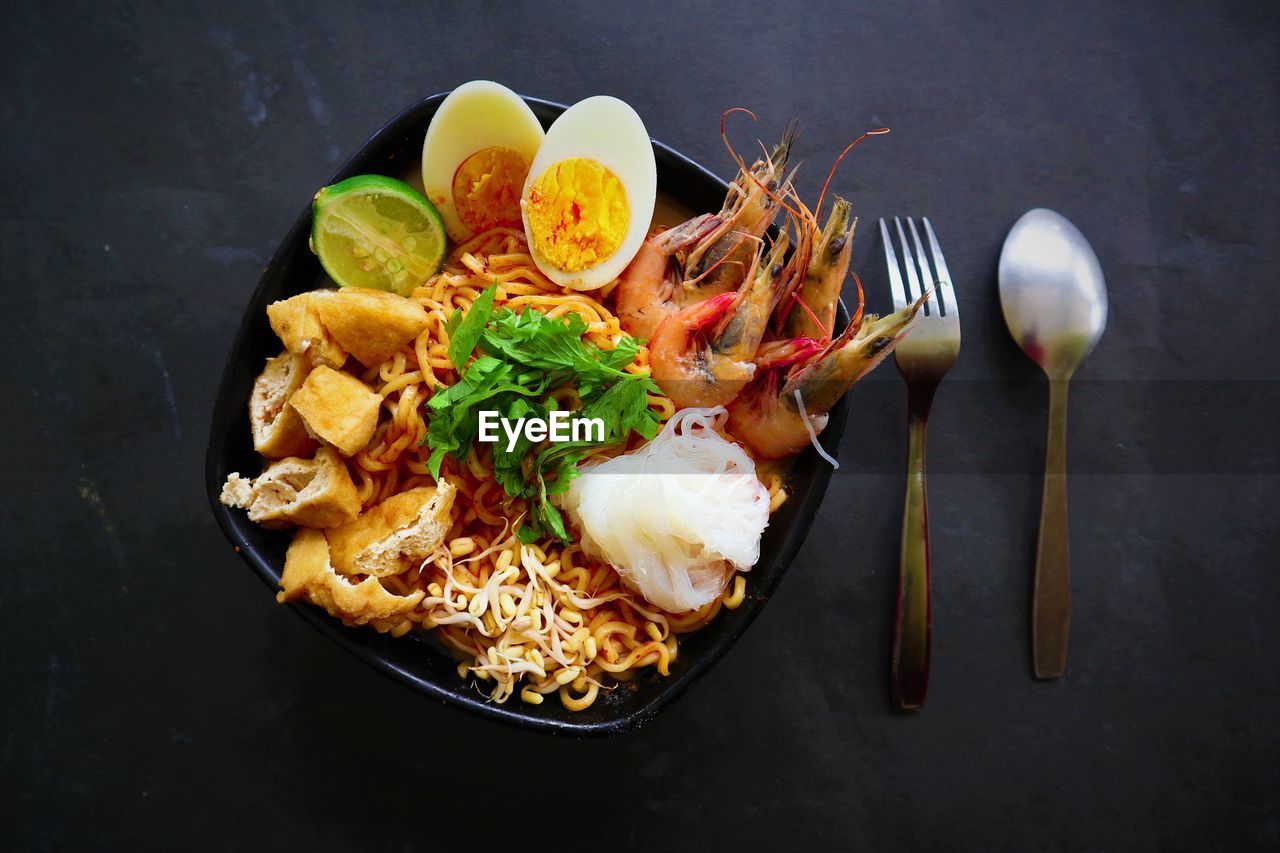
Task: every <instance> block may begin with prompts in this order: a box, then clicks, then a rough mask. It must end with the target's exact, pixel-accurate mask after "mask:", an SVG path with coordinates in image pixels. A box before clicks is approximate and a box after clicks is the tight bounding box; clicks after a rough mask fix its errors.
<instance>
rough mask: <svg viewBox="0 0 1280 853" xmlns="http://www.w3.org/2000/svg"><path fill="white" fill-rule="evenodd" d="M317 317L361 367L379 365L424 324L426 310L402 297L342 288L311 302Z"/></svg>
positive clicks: (411, 337)
mask: <svg viewBox="0 0 1280 853" xmlns="http://www.w3.org/2000/svg"><path fill="white" fill-rule="evenodd" d="M315 306H316V309H317V310H318V311H319V314H320V320H321V322H323V323H324V327H325V329H327V330H328V332H329V334H331V335H333V338H334V340H336V341H337V342H338V343H339V344H340V345H341V346H342V347H343V349H345V350H346V351H347V352H349V353H351V354H352V355H353V356H355V357H356V359H357V360H358V361H359V362H360V363H361V364H363V365H364V366H365V367H373V366H375V365H378V364H381V363H382V362H384V361H386V360H387V359H389V358H391V356H393V355H395V354H396V353H397V352H399V351H400V348H401V347H402V346H404V345H405V344H407V343H408V342H409V341H411V340H413V339H414V338H416V337H417V336H418V335H419V334H421V333H422V330H423V329H425V328H426V327H427V310H426V309H425V308H423V307H422V306H421V305H419V304H418V303H417V302H414V301H413V300H412V299H406V298H405V297H403V296H397V295H396V294H394V293H386V292H384V291H381V290H370V289H368V288H363V287H344V288H342V289H340V290H338V291H337V292H335V293H333V294H332V295H330V296H328V297H326V298H323V299H319V300H316V301H315Z"/></svg>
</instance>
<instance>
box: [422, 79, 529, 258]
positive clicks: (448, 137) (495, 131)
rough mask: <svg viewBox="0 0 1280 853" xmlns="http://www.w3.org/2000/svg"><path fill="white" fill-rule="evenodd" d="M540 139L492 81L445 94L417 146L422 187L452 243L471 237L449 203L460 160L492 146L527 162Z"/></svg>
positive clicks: (512, 98)
mask: <svg viewBox="0 0 1280 853" xmlns="http://www.w3.org/2000/svg"><path fill="white" fill-rule="evenodd" d="M544 136H545V134H544V133H543V130H542V124H541V123H540V122H539V121H538V117H537V116H535V115H534V114H533V110H531V109H529V105H528V104H526V103H525V102H524V100H523V99H522V98H521V97H520V96H519V95H517V94H516V93H515V92H513V91H511V90H510V89H508V88H507V87H506V86H503V85H502V84H500V83H495V82H493V81H492V80H472V81H471V82H470V83H463V84H462V85H461V86H459V87H458V88H456V89H454V90H453V91H452V92H450V93H449V96H448V97H446V98H445V99H444V100H443V101H441V102H440V106H439V107H437V108H436V114H435V116H434V117H433V118H432V119H431V125H430V126H429V127H428V128H427V136H426V139H424V140H423V142H422V186H423V188H424V189H425V190H426V192H425V195H426V196H427V198H429V199H430V200H431V203H432V204H434V205H435V206H436V209H437V210H439V211H440V217H441V218H442V219H443V220H444V227H445V230H446V231H448V232H449V236H450V237H451V238H452V239H453V240H455V241H459V242H460V241H462V240H466V239H468V238H470V237H471V236H472V234H473V232H472V231H471V229H470V228H468V227H467V226H466V225H465V224H464V223H463V222H462V220H461V219H460V218H459V217H458V211H457V209H456V208H455V207H454V203H453V176H454V174H455V173H456V172H457V171H458V167H459V166H461V165H462V163H463V161H464V160H466V159H467V158H468V157H470V156H471V155H472V154H474V153H476V152H477V151H481V150H483V149H485V148H492V147H494V146H503V147H506V148H514V149H515V150H517V151H519V152H520V153H521V154H523V155H524V156H525V158H526V159H527V160H533V159H534V157H535V156H536V155H537V153H538V149H539V147H540V146H541V145H542V140H543V137H544Z"/></svg>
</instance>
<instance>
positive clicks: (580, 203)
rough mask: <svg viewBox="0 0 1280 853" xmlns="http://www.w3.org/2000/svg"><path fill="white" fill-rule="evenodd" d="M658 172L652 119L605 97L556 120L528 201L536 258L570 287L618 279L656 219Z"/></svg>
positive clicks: (523, 208)
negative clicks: (647, 122) (650, 130)
mask: <svg viewBox="0 0 1280 853" xmlns="http://www.w3.org/2000/svg"><path fill="white" fill-rule="evenodd" d="M657 191H658V170H657V166H656V164H655V162H654V157H653V144H652V143H651V142H650V141H649V134H648V132H647V131H646V130H645V127H644V122H642V121H641V120H640V116H639V115H637V114H636V111H635V110H634V109H632V108H631V107H630V106H629V105H628V104H626V103H625V102H623V101H620V100H618V99H617V98H611V97H608V96H606V95H598V96H596V97H594V98H587V99H586V100H585V101H579V102H578V103H576V104H574V105H573V106H572V107H569V109H567V110H565V111H564V113H563V114H562V115H561V116H560V117H559V118H558V119H556V120H555V123H554V124H552V125H551V127H550V129H549V130H548V131H547V137H546V139H545V140H544V141H543V143H542V147H541V148H540V149H538V153H537V156H535V157H534V158H533V165H532V166H531V167H530V169H529V176H528V178H527V179H526V180H525V184H524V192H523V194H522V196H521V199H520V212H521V214H522V215H523V218H524V230H525V236H526V237H527V238H528V241H529V251H530V253H531V254H532V255H533V260H534V263H536V264H537V265H538V269H540V270H541V271H542V272H543V274H545V275H546V276H547V278H549V279H551V280H552V281H554V282H555V283H556V284H559V285H561V286H562V287H569V288H573V289H575V290H594V289H596V288H598V287H603V286H604V285H606V284H608V283H609V282H610V281H613V280H614V279H615V278H617V277H618V274H619V273H621V272H622V271H623V269H625V268H626V266H627V264H629V263H631V259H632V258H634V257H635V255H636V252H638V251H639V250H640V245H641V243H643V242H644V238H645V235H646V234H647V233H648V231H649V225H650V223H651V221H652V219H653V205H654V202H655V200H656V198H657Z"/></svg>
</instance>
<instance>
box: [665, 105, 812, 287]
mask: <svg viewBox="0 0 1280 853" xmlns="http://www.w3.org/2000/svg"><path fill="white" fill-rule="evenodd" d="M725 115H728V113H726V114H725ZM754 117H755V116H752V118H754ZM720 132H721V135H723V134H724V117H723V116H722V117H721V122H720ZM796 134H797V129H796V126H795V125H794V124H790V125H788V126H787V128H786V130H785V131H784V132H783V134H782V141H781V142H779V143H778V144H777V145H776V146H774V149H773V151H772V152H770V153H769V154H767V155H766V156H764V157H763V158H761V159H759V160H757V161H756V162H755V163H753V164H752V165H751V168H750V169H748V168H747V167H746V165H745V164H744V163H743V162H742V160H741V159H740V158H739V157H738V155H737V154H736V153H734V151H733V148H732V146H729V143H728V139H727V138H726V140H725V145H726V146H729V152H730V154H732V155H733V158H734V160H735V161H737V163H738V167H739V168H738V177H737V178H736V179H735V180H734V182H733V184H732V185H731V186H730V187H729V194H728V196H726V198H725V202H724V207H723V208H722V209H721V211H720V215H719V219H720V223H721V224H720V227H719V228H718V229H717V230H716V231H715V232H713V233H712V234H710V235H709V236H708V238H707V239H706V240H704V241H702V242H701V243H700V244H699V245H698V246H696V247H694V249H693V250H692V251H690V252H689V255H688V257H687V258H686V259H685V284H686V286H693V287H697V288H698V290H699V291H700V292H701V293H703V294H704V295H706V296H715V295H717V294H720V293H727V292H728V291H730V290H736V289H737V288H738V287H739V286H740V285H741V284H742V282H743V281H744V279H745V277H746V272H747V269H748V268H749V267H750V266H751V258H752V256H753V255H756V254H758V250H759V246H760V241H761V238H762V237H763V236H764V233H765V231H766V230H768V228H769V226H770V225H772V224H773V219H774V217H775V216H776V215H777V213H778V208H779V207H780V206H782V205H783V201H782V199H783V198H784V197H786V196H787V195H789V194H790V187H791V178H792V176H793V175H794V171H793V172H792V175H786V174H785V171H786V168H787V159H788V158H789V157H790V155H791V146H792V144H793V143H794V142H795V139H796Z"/></svg>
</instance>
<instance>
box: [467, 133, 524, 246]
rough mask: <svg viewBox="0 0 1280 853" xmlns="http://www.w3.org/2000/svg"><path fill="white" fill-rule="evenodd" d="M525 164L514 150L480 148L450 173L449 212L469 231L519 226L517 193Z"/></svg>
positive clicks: (518, 197)
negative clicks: (450, 210) (450, 196)
mask: <svg viewBox="0 0 1280 853" xmlns="http://www.w3.org/2000/svg"><path fill="white" fill-rule="evenodd" d="M528 174H529V161H528V160H527V159H525V156H524V155H523V154H521V153H520V152H519V151H517V150H516V149H514V148H507V147H505V146H502V145H495V146H493V147H491V148H482V149H481V150H479V151H477V152H476V153H474V154H472V155H471V156H470V157H468V158H467V159H465V160H463V161H462V165H460V166H459V167H458V170H457V171H456V172H454V173H453V209H454V210H455V211H457V213H458V218H459V219H461V220H462V224H463V225H465V226H467V228H469V229H471V230H472V231H487V230H488V229H490V228H494V227H496V226H498V225H519V224H520V190H521V189H522V188H523V187H524V179H525V177H526V176H527V175H528Z"/></svg>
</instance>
